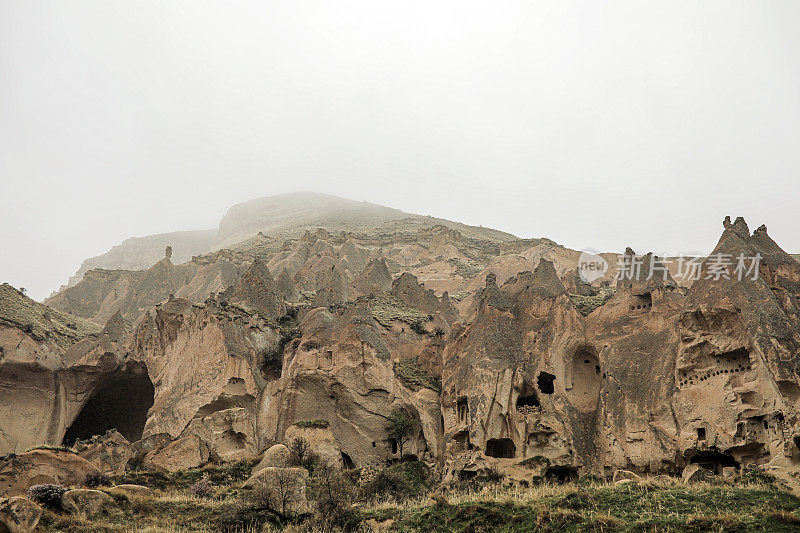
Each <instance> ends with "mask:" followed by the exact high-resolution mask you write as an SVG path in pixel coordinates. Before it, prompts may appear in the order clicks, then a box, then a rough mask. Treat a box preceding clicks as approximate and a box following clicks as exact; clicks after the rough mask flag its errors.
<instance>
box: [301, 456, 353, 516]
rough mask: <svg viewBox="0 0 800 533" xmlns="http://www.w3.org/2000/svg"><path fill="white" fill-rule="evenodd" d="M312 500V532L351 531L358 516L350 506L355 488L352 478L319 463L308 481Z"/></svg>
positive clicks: (325, 464)
mask: <svg viewBox="0 0 800 533" xmlns="http://www.w3.org/2000/svg"><path fill="white" fill-rule="evenodd" d="M309 495H310V496H311V497H312V498H313V500H314V502H315V509H314V524H313V525H314V526H315V528H314V531H317V530H319V531H338V530H341V531H355V530H356V529H357V528H358V524H359V515H358V513H357V512H356V511H354V510H353V508H352V503H353V502H354V501H355V500H356V496H357V490H356V487H355V484H354V483H353V481H352V480H351V479H350V478H349V477H348V476H347V475H346V474H343V473H342V472H340V471H339V470H338V469H337V468H335V467H333V466H331V465H329V464H327V463H320V464H319V465H318V467H317V469H316V470H315V472H314V477H312V478H311V480H310V483H309Z"/></svg>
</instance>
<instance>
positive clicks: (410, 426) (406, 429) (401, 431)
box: [386, 409, 414, 463]
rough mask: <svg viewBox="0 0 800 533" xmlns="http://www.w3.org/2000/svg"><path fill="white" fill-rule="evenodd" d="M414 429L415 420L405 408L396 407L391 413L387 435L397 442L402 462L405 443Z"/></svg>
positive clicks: (387, 425) (389, 438)
mask: <svg viewBox="0 0 800 533" xmlns="http://www.w3.org/2000/svg"><path fill="white" fill-rule="evenodd" d="M413 430H414V420H413V419H412V418H411V417H410V416H409V415H408V412H406V410H405V409H394V410H393V411H392V412H391V414H390V415H389V422H388V423H387V424H386V437H387V439H388V440H390V441H392V440H393V441H395V442H396V443H397V449H398V451H399V452H400V462H401V463H402V462H403V445H404V444H405V442H406V441H407V440H408V439H409V437H411V433H412V431H413Z"/></svg>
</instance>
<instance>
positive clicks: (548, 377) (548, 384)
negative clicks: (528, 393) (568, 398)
mask: <svg viewBox="0 0 800 533" xmlns="http://www.w3.org/2000/svg"><path fill="white" fill-rule="evenodd" d="M555 380H556V377H555V376H554V375H553V374H551V373H549V372H539V377H537V378H536V386H537V387H538V389H539V392H541V393H543V394H553V393H554V392H555V386H554V385H553V382H554V381H555Z"/></svg>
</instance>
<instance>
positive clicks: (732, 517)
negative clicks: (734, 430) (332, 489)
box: [365, 482, 800, 532]
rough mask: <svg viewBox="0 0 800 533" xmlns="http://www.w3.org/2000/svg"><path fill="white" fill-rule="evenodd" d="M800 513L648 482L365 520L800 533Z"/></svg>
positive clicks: (783, 495) (473, 497)
mask: <svg viewBox="0 0 800 533" xmlns="http://www.w3.org/2000/svg"><path fill="white" fill-rule="evenodd" d="M445 501H446V503H445ZM798 510H800V498H797V497H796V496H794V495H792V494H790V493H788V492H784V491H781V490H777V489H775V488H774V487H769V486H763V485H741V486H729V485H708V484H698V485H692V486H686V485H682V484H680V483H678V482H646V483H626V484H623V485H617V486H615V485H609V484H597V485H589V486H585V487H581V486H577V485H562V486H541V487H535V488H532V489H524V490H521V491H518V492H509V491H507V490H499V491H489V492H480V493H471V494H461V495H458V494H456V495H450V496H446V497H445V500H440V503H432V502H431V501H430V500H428V501H425V500H422V501H419V502H417V503H416V504H411V505H408V504H407V505H401V506H397V505H391V504H388V505H384V506H382V507H376V508H373V509H371V510H370V511H368V512H367V513H366V514H365V517H366V518H374V519H376V520H378V521H382V520H394V523H393V524H392V527H393V530H396V531H454V532H455V531H459V532H461V531H470V532H479V531H486V532H489V531H493V532H494V531H498V532H522V531H659V532H660V531H798V530H800V514H799V513H798Z"/></svg>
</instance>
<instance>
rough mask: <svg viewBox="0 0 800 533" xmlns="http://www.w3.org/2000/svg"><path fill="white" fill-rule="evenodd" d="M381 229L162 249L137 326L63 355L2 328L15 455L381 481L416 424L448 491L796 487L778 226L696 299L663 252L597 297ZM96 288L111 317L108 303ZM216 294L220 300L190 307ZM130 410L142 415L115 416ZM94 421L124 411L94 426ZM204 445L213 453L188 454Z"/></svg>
mask: <svg viewBox="0 0 800 533" xmlns="http://www.w3.org/2000/svg"><path fill="white" fill-rule="evenodd" d="M386 229H387V231H385V232H384V231H381V232H379V233H377V234H371V235H364V234H361V233H358V232H356V231H350V232H349V233H347V232H346V233H344V234H341V233H340V231H337V229H336V228H332V227H324V228H320V229H317V227H316V226H310V227H304V228H302V230H300V229H299V228H297V230H298V231H297V233H295V234H292V235H287V236H283V235H282V236H281V238H280V239H277V240H276V239H273V238H271V237H268V236H267V233H269V232H267V233H264V234H262V235H257V236H256V237H252V236H251V237H252V238H251V239H249V240H247V241H246V242H244V243H242V244H241V246H240V247H238V248H236V249H234V250H228V251H226V252H224V253H222V252H220V254H212V255H213V257H212V256H208V257H205V258H198V259H197V260H196V261H194V263H197V264H200V263H203V262H205V263H203V264H204V265H205V266H208V267H209V268H208V269H206V271H205V272H206V274H207V275H206V274H204V277H203V278H202V279H195V278H193V277H191V276H186V277H182V276H185V275H186V273H187V272H189V270H186V269H183V270H182V269H180V268H179V267H180V265H177V266H176V265H172V264H171V263H169V258H165V259H164V260H162V261H160V262H159V264H158V265H156V266H154V267H153V268H152V269H150V270H149V271H147V272H145V273H138V274H134V273H129V275H128V277H129V278H130V279H129V282H130V283H133V281H132V280H134V278H136V279H137V280H138V279H140V278H141V279H145V278H147V279H148V280H149V281H148V283H149V284H150V285H147V287H148V289H147V294H144V293H136V295H135V297H133V296H125V298H126V301H128V302H129V303H130V305H131V306H132V307H129V308H128V309H129V310H130V312H131V313H134V311H136V312H139V311H141V313H140V314H141V319H140V320H139V321H138V322H137V323H136V324H134V325H133V328H131V331H130V332H129V331H128V328H127V326H126V325H125V324H124V323H123V322H122V318H121V317H123V316H125V312H123V313H122V314H121V315H119V316H117V318H115V319H114V320H112V321H109V324H108V325H107V326H106V328H105V330H104V331H103V332H102V333H94V334H93V335H90V336H88V337H86V338H84V339H82V340H78V339H73V340H76V341H77V342H75V343H74V344H72V345H71V346H65V345H63V344H64V343H58V342H52V341H53V339H48V338H37V337H35V336H32V335H29V334H28V333H27V332H26V331H25V328H20V327H19V326H18V325H17V326H9V325H7V324H5V323H3V324H0V327H3V326H7V329H4V330H0V346H2V347H3V349H4V354H5V355H4V356H3V357H0V383H1V384H2V385H0V402H2V403H0V406H1V407H2V409H0V446H5V448H3V449H0V451H18V452H19V451H21V450H23V449H25V446H30V445H33V444H39V443H43V442H46V443H51V444H58V443H61V442H64V441H65V440H66V443H67V444H71V443H72V441H71V440H70V439H71V438H72V437H76V438H80V439H85V438H87V437H91V436H92V435H95V434H102V433H104V432H105V430H107V429H109V428H111V427H116V428H117V430H118V431H119V432H120V433H121V434H122V435H123V436H125V437H126V438H128V439H129V440H132V441H133V440H138V439H139V437H142V436H143V437H145V438H144V439H142V440H141V442H140V443H135V444H134V445H133V448H134V450H138V451H136V453H135V455H134V456H133V459H132V460H133V461H134V462H136V461H137V460H138V459H140V458H141V457H142V455H143V454H144V453H147V454H149V456H148V458H153V457H156V456H158V455H162V459H163V458H164V457H170V456H171V454H172V455H174V456H175V457H178V458H180V459H175V461H174V462H173V460H172V459H163V460H164V461H166V462H167V463H169V464H170V467H171V468H176V467H178V464H180V465H181V466H184V465H185V464H187V463H192V464H197V463H199V462H201V460H205V459H208V457H214V458H220V459H222V460H231V461H232V460H239V459H242V458H252V457H255V456H256V452H257V450H259V449H262V448H263V447H264V446H266V445H267V444H273V443H278V442H280V443H284V444H289V443H290V442H291V440H293V439H294V438H296V437H297V436H303V438H305V439H306V440H307V441H308V442H309V443H310V444H311V446H312V448H313V449H315V451H317V452H318V453H319V454H320V455H322V456H324V457H325V458H326V460H328V461H329V462H332V463H336V464H340V465H342V466H356V467H366V468H369V467H370V465H374V464H382V463H385V462H386V461H387V460H396V459H399V446H397V444H398V443H396V442H395V443H393V442H390V441H387V439H386V429H385V427H386V422H387V419H388V417H389V415H390V414H391V413H392V411H393V410H394V409H404V410H405V411H406V412H407V413H408V414H409V415H410V417H411V418H412V420H413V425H414V428H413V431H412V432H411V435H410V436H409V437H408V439H407V440H406V441H405V442H404V444H405V446H404V450H403V451H404V453H405V454H407V455H413V456H416V457H417V458H419V459H422V460H426V461H429V462H431V463H434V462H436V463H438V464H440V465H441V467H442V470H443V471H442V474H443V476H444V479H446V480H453V479H458V478H459V477H460V476H461V475H462V474H463V475H465V476H466V475H471V474H474V473H478V472H486V471H488V470H490V469H497V470H499V471H500V472H501V473H504V474H505V475H507V476H509V477H510V478H512V479H516V480H519V481H524V480H525V479H526V476H527V478H534V477H535V478H543V479H545V480H551V481H564V480H570V479H577V478H578V477H579V476H582V475H586V474H593V475H597V476H601V477H603V478H605V479H616V480H617V481H620V480H621V477H620V476H622V475H623V474H621V473H619V472H620V471H623V470H624V471H627V472H630V474H624V475H625V476H626V477H632V476H634V475H644V474H647V475H652V474H658V473H663V474H670V475H677V474H680V473H681V472H682V471H683V469H684V467H686V466H687V465H689V464H691V465H699V466H700V467H702V468H705V469H707V470H708V471H710V472H713V473H714V474H720V475H722V474H730V473H731V472H741V471H742V470H743V469H745V468H747V467H749V466H756V467H760V468H764V469H765V470H766V471H768V472H770V473H772V474H774V475H776V476H778V477H779V478H780V479H781V480H782V481H784V482H786V483H789V484H790V485H791V486H793V487H794V488H796V489H798V490H800V483H798V481H797V480H798V476H797V472H798V471H800V422H798V421H800V412H798V410H799V409H800V371H799V370H798V367H797V361H796V359H797V358H796V354H797V353H798V350H800V304H799V303H798V302H799V301H800V300H798V297H799V296H800V264H799V263H798V262H797V261H796V260H795V259H793V258H792V257H791V256H789V255H788V254H786V253H784V252H783V250H781V249H780V247H778V245H777V244H776V243H774V242H773V241H772V239H771V238H770V237H769V236H768V234H767V231H766V228H763V227H761V228H759V229H757V230H756V231H755V232H752V233H751V232H750V230H749V229H748V227H747V224H746V223H745V222H744V220H743V219H737V220H736V221H734V222H731V220H730V219H726V221H725V222H724V223H723V233H722V237H721V238H720V240H719V242H718V244H717V246H716V249H715V250H714V254H723V255H724V256H726V257H731V258H733V259H734V262H733V263H732V264H731V265H729V266H728V267H727V268H723V270H722V271H721V272H720V271H719V269H717V272H718V273H720V276H718V277H717V278H712V277H700V278H699V279H697V280H696V281H694V282H693V283H687V282H685V281H684V282H682V284H681V285H678V284H677V283H676V282H675V281H674V280H673V279H672V274H671V271H670V269H668V268H666V266H665V265H664V261H663V260H662V259H661V258H658V257H656V256H654V255H653V254H644V255H637V254H635V253H634V252H633V250H630V249H628V250H627V251H626V254H624V257H623V260H624V261H628V262H632V263H636V264H638V265H640V267H641V268H640V269H639V272H638V273H636V274H635V275H633V276H630V277H627V278H626V277H622V278H621V279H619V280H617V282H614V283H612V279H611V275H610V274H609V275H607V276H606V277H605V278H603V279H600V280H597V282H596V283H595V282H593V283H591V284H588V283H585V282H580V283H579V281H578V280H579V278H576V270H575V267H576V262H577V256H578V252H575V251H573V250H568V249H565V248H563V247H559V246H558V245H556V244H555V243H552V242H551V241H547V240H546V239H535V240H530V241H528V240H525V241H523V240H516V239H509V240H507V241H503V240H502V239H499V240H498V239H495V240H491V239H490V240H488V241H480V239H479V237H477V236H476V235H481V234H482V233H481V232H477V233H467V232H466V230H465V231H464V232H463V233H462V232H461V230H459V231H456V230H455V229H454V228H453V227H444V226H441V227H440V226H433V227H431V226H422V227H414V229H413V231H412V232H408V231H406V232H405V233H404V232H402V231H399V230H397V228H396V227H394V226H393V227H391V228H386ZM339 230H341V228H339ZM292 231H294V230H292ZM476 231H477V230H476ZM476 239H477V240H476ZM501 241H502V242H501ZM612 255H613V257H612V256H604V257H605V258H606V259H608V260H609V262H610V263H611V264H612V265H614V264H616V261H617V258H616V256H615V254H612ZM740 255H742V256H745V257H748V258H749V257H753V256H758V257H760V258H761V263H760V269H759V271H758V272H750V273H748V275H746V276H744V277H743V278H742V279H738V277H737V275H736V272H735V270H734V269H735V259H736V258H738V257H739V256H740ZM256 257H258V259H257V260H256V259H255V258H256ZM713 257H714V256H711V257H709V258H707V259H705V260H704V262H703V268H706V269H708V268H713V267H714V266H715V265H714V263H713ZM192 268H193V269H194V268H197V266H195V267H192ZM214 269H216V270H214ZM192 271H194V270H192ZM212 271H213V273H214V274H213V276H211V273H212ZM701 271H702V270H701ZM651 272H654V273H656V274H657V275H656V276H655V277H653V276H650V275H649V274H650V273H651ZM275 273H279V274H278V275H275ZM175 276H178V277H175ZM117 277H118V278H119V280H122V278H123V277H124V276H122V275H119V276H117ZM211 277H213V279H214V280H216V281H213V282H212V281H209V280H210V279H211ZM176 280H177V281H176ZM275 280H277V281H275ZM85 282H86V285H87V287H85V289H86V291H88V292H86V294H96V296H97V298H102V299H103V302H104V303H103V306H105V307H104V308H106V309H109V310H110V309H111V308H112V307H113V306H107V305H106V304H109V302H111V301H113V300H114V293H113V292H112V291H110V290H106V289H102V290H101V289H100V288H97V287H99V286H100V285H97V287H96V288H97V290H96V291H95V292H92V291H89V288H88V284H89V283H90V282H91V283H95V281H92V280H91V276H89V279H87V280H85ZM119 282H120V283H123V281H119ZM82 283H83V282H82ZM114 283H117V282H116V281H115V282H114ZM125 283H128V282H125ZM173 283H174V284H176V285H171V284H173ZM214 284H217V285H221V286H220V287H219V289H218V290H219V291H222V292H221V294H220V295H219V296H212V297H210V298H206V296H207V293H204V294H203V295H202V298H199V297H198V295H199V294H200V293H199V292H198V291H200V289H199V287H204V290H206V289H208V287H210V286H211V285H214ZM137 286H139V285H137ZM76 287H77V286H76ZM115 287H117V288H118V289H120V290H122V287H121V286H119V285H115ZM142 287H143V285H142ZM176 287H177V289H176ZM166 288H169V290H171V291H173V294H175V295H176V297H170V296H169V294H170V293H169V292H168V293H164V292H163V291H164V290H166ZM126 290H128V291H129V292H130V291H131V290H132V289H130V287H129V288H128V289H126ZM181 290H182V291H183V292H180V291H181ZM104 291H105V292H104ZM600 291H602V298H599V299H598V301H597V302H589V303H590V304H591V305H585V304H586V300H585V298H594V297H595V296H599V295H600V294H601V292H600ZM134 292H135V291H134ZM570 293H575V294H570ZM131 294H132V293H131ZM156 295H158V298H156ZM182 295H184V296H186V297H185V298H184V297H182ZM107 298H110V300H108V301H107V300H106V299H107ZM576 298H577V299H576ZM581 298H583V299H581ZM164 300H166V301H164ZM201 300H203V301H202V303H201ZM287 301H289V302H291V304H287ZM131 302H133V303H131ZM576 302H577V303H578V305H576ZM76 303H77V300H74V301H72V304H75V305H76ZM91 303H92V304H93V305H94V304H96V303H97V302H94V301H92V302H91ZM134 303H135V305H134ZM140 304H142V305H143V307H141V308H140ZM144 304H146V305H144ZM126 305H127V304H126ZM137 310H138V311H137ZM86 314H88V315H89V316H94V315H95V314H97V310H96V309H87V310H86ZM126 379H127V380H128V381H125V380H126ZM137 380H138V381H137ZM19 383H26V385H29V387H27V388H24V389H20V387H19ZM118 383H127V384H128V385H131V383H138V384H139V389H137V390H139V392H140V393H141V391H142V390H144V389H146V388H147V387H146V385H147V384H149V385H150V386H151V387H152V391H151V392H152V394H153V400H154V403H153V404H152V407H149V406H147V405H146V402H143V401H141V396H142V394H140V393H136V390H134V387H132V386H131V387H128V388H127V389H126V390H127V393H126V394H118V395H115V394H113V391H115V390H118V388H117V387H116V384H118ZM131 398H135V399H136V400H137V401H131ZM126 404H131V405H135V406H136V409H135V411H136V415H135V416H127V415H126V416H124V417H123V416H122V415H121V414H119V413H120V410H119V409H118V408H119V406H120V405H126ZM101 407H109V408H110V409H109V410H105V411H104V410H103V409H100V408H101ZM16 412H19V413H22V416H21V417H19V418H20V420H19V421H17V420H16V419H15V418H14V416H12V415H11V414H9V413H15V414H16ZM98 412H115V413H117V414H116V415H114V416H111V417H108V419H103V417H95V419H96V420H98V424H96V425H95V424H90V423H88V422H87V421H86V420H85V417H83V418H82V414H86V413H98ZM318 421H322V422H318ZM7 424H9V426H8V427H10V428H11V429H10V430H7V429H6V425H7ZM137 428H138V430H137ZM137 432H138V433H139V435H138V436H136V437H135V438H133V437H129V434H136V433H137ZM159 434H162V435H163V438H159V439H156V436H157V435H159ZM68 437H69V438H68ZM175 438H179V439H180V443H181V444H174V443H173V444H169V445H167V444H168V441H171V440H172V439H175ZM190 438H194V439H197V440H196V441H185V440H183V439H190ZM148 439H151V440H148ZM200 441H205V442H206V443H207V444H208V447H207V448H208V449H207V450H206V451H204V448H203V447H202V445H192V446H188V445H187V443H188V442H194V443H197V442H200ZM184 446H186V447H187V449H186V450H183V451H180V453H178V452H177V451H176V450H178V449H179V448H182V447H184ZM170 447H172V448H170ZM167 452H169V453H167ZM275 463H276V464H277V463H278V461H277V460H276V461H275ZM114 464H117V463H116V462H115V463H114ZM263 466H265V467H267V465H266V464H265V465H263ZM615 472H617V473H616V474H615Z"/></svg>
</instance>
